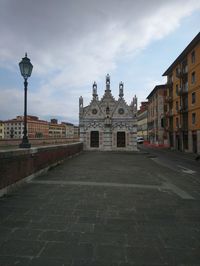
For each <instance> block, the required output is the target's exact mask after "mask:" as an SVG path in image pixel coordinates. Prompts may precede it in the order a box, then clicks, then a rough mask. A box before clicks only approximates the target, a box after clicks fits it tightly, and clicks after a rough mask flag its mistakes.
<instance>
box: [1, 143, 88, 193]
mask: <svg viewBox="0 0 200 266" xmlns="http://www.w3.org/2000/svg"><path fill="white" fill-rule="evenodd" d="M82 150H83V144H82V143H80V142H78V143H73V144H62V145H55V146H46V147H37V148H31V149H16V150H8V151H0V189H2V188H5V187H7V186H9V185H11V184H14V183H15V182H17V181H19V180H21V179H23V178H25V177H27V176H30V175H32V174H34V173H36V172H38V171H39V170H41V169H43V168H46V167H48V166H51V165H52V164H54V163H56V162H59V161H61V160H63V159H66V158H67V157H69V156H71V155H75V154H77V153H79V152H81V151H82Z"/></svg>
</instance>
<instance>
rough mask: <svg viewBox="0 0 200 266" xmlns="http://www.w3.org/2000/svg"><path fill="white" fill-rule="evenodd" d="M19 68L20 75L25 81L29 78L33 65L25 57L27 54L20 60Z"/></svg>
mask: <svg viewBox="0 0 200 266" xmlns="http://www.w3.org/2000/svg"><path fill="white" fill-rule="evenodd" d="M19 68H20V72H21V75H22V76H23V77H24V79H27V78H29V77H30V76H31V73H32V69H33V65H32V64H31V62H30V59H29V58H28V57H27V54H26V55H25V57H24V58H22V61H21V62H20V63H19Z"/></svg>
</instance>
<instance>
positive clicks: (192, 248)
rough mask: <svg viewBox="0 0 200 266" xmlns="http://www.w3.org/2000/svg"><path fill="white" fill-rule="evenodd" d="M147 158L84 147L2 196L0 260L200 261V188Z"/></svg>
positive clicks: (102, 265) (31, 263) (120, 265)
mask: <svg viewBox="0 0 200 266" xmlns="http://www.w3.org/2000/svg"><path fill="white" fill-rule="evenodd" d="M150 157H151V156H149V155H148V154H146V153H117V152H107V153H104V152H88V153H82V154H81V155H79V156H77V157H74V158H72V159H69V160H67V161H65V163H63V164H62V165H60V166H58V167H56V168H54V169H52V170H51V171H49V172H48V173H47V174H44V175H43V176H40V177H38V178H36V179H34V180H32V182H30V183H28V184H26V185H25V186H23V187H22V188H20V189H18V190H17V191H16V192H15V193H13V194H12V195H10V196H7V197H4V198H1V199H0V266H7V265H10V266H11V265H12V266H13V265H18V266H19V265H25V266H66V265H67V266H68V265H70V266H132V265H138V266H139V265H147V266H148V265H160V266H161V265H170V266H173V265H174V266H175V265H180V266H186V265H187V266H197V265H200V194H199V193H198V192H199V191H200V188H197V187H196V188H195V189H194V187H193V186H195V184H190V182H189V178H188V175H187V174H184V173H182V174H181V173H180V174H179V173H177V172H174V171H173V170H170V169H168V168H165V167H162V166H161V165H158V164H156V162H154V161H153V160H152V159H151V158H150ZM177 180H178V182H177ZM182 184H183V185H182Z"/></svg>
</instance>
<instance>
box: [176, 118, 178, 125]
mask: <svg viewBox="0 0 200 266" xmlns="http://www.w3.org/2000/svg"><path fill="white" fill-rule="evenodd" d="M176 127H178V117H177V118H176Z"/></svg>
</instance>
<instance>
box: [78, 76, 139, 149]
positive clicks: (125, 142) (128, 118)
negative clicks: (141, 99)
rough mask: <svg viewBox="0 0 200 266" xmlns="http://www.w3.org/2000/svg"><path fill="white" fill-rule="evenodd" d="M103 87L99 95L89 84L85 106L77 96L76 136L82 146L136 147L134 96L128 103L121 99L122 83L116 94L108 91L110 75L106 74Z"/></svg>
mask: <svg viewBox="0 0 200 266" xmlns="http://www.w3.org/2000/svg"><path fill="white" fill-rule="evenodd" d="M105 86H106V89H105V93H104V95H103V97H102V98H101V99H99V97H98V94H97V84H96V82H94V84H93V88H92V89H93V91H92V92H93V93H92V96H93V97H92V100H91V102H90V104H89V105H88V106H85V107H84V105H83V97H82V96H81V97H80V98H79V127H80V140H81V141H82V142H83V145H84V150H102V151H113V150H115V151H116V150H126V151H136V150H137V140H136V139H137V98H136V96H134V97H133V101H132V103H131V104H130V105H128V104H127V103H126V101H125V100H124V84H123V83H122V82H120V83H119V98H118V100H115V98H114V97H113V95H112V93H111V88H110V76H109V74H107V76H106V84H105Z"/></svg>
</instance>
